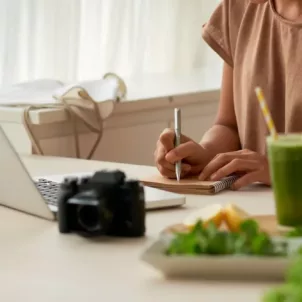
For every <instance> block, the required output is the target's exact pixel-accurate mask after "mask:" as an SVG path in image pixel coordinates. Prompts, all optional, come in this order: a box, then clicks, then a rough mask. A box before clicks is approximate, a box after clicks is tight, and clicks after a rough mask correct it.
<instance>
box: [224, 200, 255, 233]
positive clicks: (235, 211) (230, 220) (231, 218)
mask: <svg viewBox="0 0 302 302" xmlns="http://www.w3.org/2000/svg"><path fill="white" fill-rule="evenodd" d="M247 219H250V215H249V214H248V213H247V212H245V211H244V210H243V209H241V208H239V207H238V206H237V205H235V204H232V203H230V204H228V205H226V206H225V208H224V220H225V223H226V225H227V226H228V228H229V230H230V231H231V232H238V231H239V228H240V224H241V223H242V222H243V221H245V220H247Z"/></svg>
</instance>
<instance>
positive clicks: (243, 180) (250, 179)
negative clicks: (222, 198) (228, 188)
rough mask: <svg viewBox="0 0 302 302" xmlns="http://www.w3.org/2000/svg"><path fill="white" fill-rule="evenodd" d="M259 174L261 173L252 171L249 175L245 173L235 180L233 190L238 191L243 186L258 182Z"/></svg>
mask: <svg viewBox="0 0 302 302" xmlns="http://www.w3.org/2000/svg"><path fill="white" fill-rule="evenodd" d="M260 174H261V171H259V170H257V171H253V172H251V173H247V174H245V175H244V176H242V177H240V178H239V179H238V180H236V181H235V182H234V183H233V185H232V189H233V190H239V189H241V188H243V187H245V186H248V185H251V184H252V183H254V182H257V181H258V180H259V176H260Z"/></svg>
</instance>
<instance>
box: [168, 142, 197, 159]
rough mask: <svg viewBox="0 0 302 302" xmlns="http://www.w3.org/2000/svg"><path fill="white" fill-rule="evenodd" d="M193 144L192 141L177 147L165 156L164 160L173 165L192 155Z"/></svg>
mask: <svg viewBox="0 0 302 302" xmlns="http://www.w3.org/2000/svg"><path fill="white" fill-rule="evenodd" d="M195 144H196V143H195V142H193V141H188V142H185V143H183V144H181V145H179V146H178V147H176V148H174V149H172V150H171V151H170V152H168V153H167V154H166V160H167V161H168V162H169V163H171V164H174V163H176V162H177V161H179V160H182V159H184V158H186V157H189V156H191V155H192V153H194V147H195Z"/></svg>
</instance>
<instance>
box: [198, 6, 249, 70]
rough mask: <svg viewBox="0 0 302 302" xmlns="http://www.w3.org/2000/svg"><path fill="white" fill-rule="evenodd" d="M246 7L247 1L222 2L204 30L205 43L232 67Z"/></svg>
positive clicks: (204, 26)
mask: <svg viewBox="0 0 302 302" xmlns="http://www.w3.org/2000/svg"><path fill="white" fill-rule="evenodd" d="M245 7H246V1H245V0H222V2H221V3H220V4H219V5H218V7H217V8H216V10H215V11H214V13H213V14H212V16H211V17H210V19H209V21H208V22H207V23H206V24H204V25H203V28H202V37H203V39H204V40H205V42H206V43H207V44H208V45H209V46H210V47H211V48H212V49H213V50H214V51H215V52H216V53H217V54H218V55H219V56H220V57H221V58H222V59H223V60H224V61H225V62H226V63H227V64H228V65H230V66H231V67H233V65H234V60H233V58H234V51H235V46H236V38H237V35H238V30H239V27H240V23H241V19H242V16H243V13H244V10H245Z"/></svg>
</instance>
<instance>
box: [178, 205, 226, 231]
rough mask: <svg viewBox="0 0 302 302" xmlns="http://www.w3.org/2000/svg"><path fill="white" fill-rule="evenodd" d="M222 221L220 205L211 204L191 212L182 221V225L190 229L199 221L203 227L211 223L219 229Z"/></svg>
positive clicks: (222, 212)
mask: <svg viewBox="0 0 302 302" xmlns="http://www.w3.org/2000/svg"><path fill="white" fill-rule="evenodd" d="M223 219H224V211H223V207H222V206H221V205H220V204H213V205H209V206H206V207H204V208H201V209H198V210H197V211H194V212H192V213H191V214H190V215H188V216H187V217H186V218H185V219H184V220H183V224H184V225H185V226H186V227H188V228H189V229H191V228H193V227H194V226H195V225H196V223H197V222H198V221H199V220H201V221H202V223H203V225H204V226H205V227H206V226H207V225H208V224H209V223H210V222H211V221H212V222H214V223H215V225H216V226H217V228H219V227H220V225H221V223H222V221H223Z"/></svg>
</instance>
